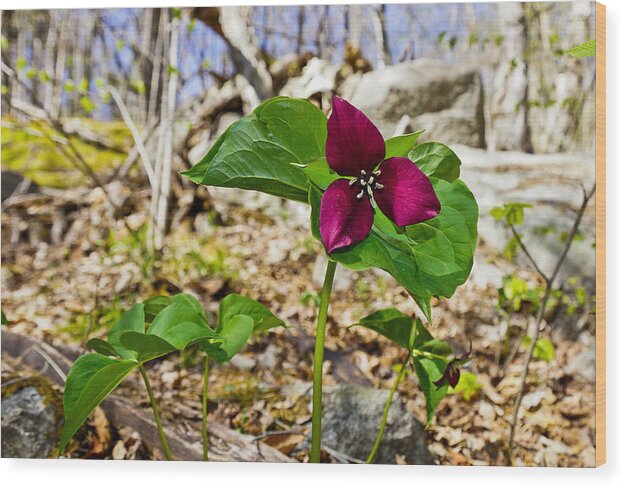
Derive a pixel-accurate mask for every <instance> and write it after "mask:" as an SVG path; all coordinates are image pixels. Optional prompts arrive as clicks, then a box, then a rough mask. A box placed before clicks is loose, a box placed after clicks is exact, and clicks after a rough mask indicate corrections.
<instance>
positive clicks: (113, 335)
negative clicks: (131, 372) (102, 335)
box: [107, 303, 145, 359]
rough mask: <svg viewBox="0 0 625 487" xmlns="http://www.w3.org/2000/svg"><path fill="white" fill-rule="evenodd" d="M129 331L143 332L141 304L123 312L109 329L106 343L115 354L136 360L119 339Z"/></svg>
mask: <svg viewBox="0 0 625 487" xmlns="http://www.w3.org/2000/svg"><path fill="white" fill-rule="evenodd" d="M129 331H134V332H137V333H144V332H145V314H144V309H143V303H140V304H135V305H134V306H133V307H132V308H130V309H129V310H128V311H126V312H124V314H123V315H122V316H121V318H120V319H119V320H118V321H117V322H116V323H115V324H114V325H113V326H112V327H111V331H109V334H108V339H107V341H108V342H109V343H110V344H111V345H112V346H113V348H115V350H116V351H117V353H118V354H119V355H120V356H121V357H123V358H126V359H136V358H137V356H136V354H135V353H134V352H132V351H130V350H128V349H126V348H125V347H124V346H123V345H122V343H121V342H120V340H119V339H120V337H121V336H122V335H123V334H124V333H126V332H129Z"/></svg>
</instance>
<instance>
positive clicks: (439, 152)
mask: <svg viewBox="0 0 625 487" xmlns="http://www.w3.org/2000/svg"><path fill="white" fill-rule="evenodd" d="M408 159H410V160H411V161H412V162H414V163H415V164H416V165H417V166H419V169H421V170H422V171H423V172H424V173H425V174H427V175H428V176H429V177H430V178H438V179H444V180H445V181H449V182H450V183H451V182H453V181H455V180H456V179H458V178H459V177H460V159H459V158H458V156H457V155H456V154H455V153H454V151H452V150H451V149H450V148H449V147H447V146H446V145H443V144H439V143H438V142H425V143H424V144H419V145H418V146H416V147H415V148H414V149H412V150H411V151H410V152H409V153H408Z"/></svg>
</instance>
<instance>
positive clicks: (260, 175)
mask: <svg viewBox="0 0 625 487" xmlns="http://www.w3.org/2000/svg"><path fill="white" fill-rule="evenodd" d="M420 134H421V132H415V133H411V134H405V135H400V136H396V137H392V138H389V139H387V140H384V138H383V136H382V134H381V133H380V131H379V130H378V129H377V128H376V127H375V125H374V124H373V123H372V122H371V120H369V118H367V116H366V115H365V114H364V113H362V112H361V111H360V110H358V109H357V108H356V107H354V106H352V105H351V104H350V103H349V102H348V101H346V100H343V99H341V98H339V97H336V96H335V97H334V98H333V100H332V110H331V113H330V117H329V118H327V117H326V115H325V114H324V113H323V112H322V111H321V110H319V109H318V108H317V107H316V106H315V105H313V104H312V103H310V102H309V101H307V100H301V99H292V98H285V97H277V98H272V99H270V100H267V101H266V102H264V103H262V104H261V105H259V106H258V107H257V108H256V109H255V110H254V112H253V113H251V114H250V115H249V116H247V117H244V118H242V119H241V120H239V121H237V122H235V123H234V124H232V125H231V126H230V127H229V128H228V129H227V130H226V131H225V132H224V133H223V134H222V135H221V136H220V137H219V139H218V140H217V141H216V142H215V144H214V145H213V147H212V148H211V149H210V150H209V152H208V153H207V154H206V156H204V158H203V159H202V160H201V161H200V162H198V163H197V164H196V165H195V166H194V167H193V168H191V169H190V170H189V171H187V172H185V173H184V175H185V176H186V177H188V178H189V179H191V180H192V181H194V182H196V183H197V184H201V185H205V186H220V187H229V188H240V189H246V190H254V191H260V192H264V193H268V194H270V195H274V196H278V197H282V198H286V199H291V200H294V201H300V202H304V203H308V204H309V205H310V207H311V231H312V234H313V236H314V237H315V238H317V239H318V240H320V241H321V243H322V244H323V247H324V249H325V253H326V254H327V258H328V263H327V268H326V274H325V279H324V284H323V288H322V290H321V295H320V304H319V312H318V315H317V330H316V337H315V350H314V358H313V415H312V439H311V454H310V460H311V462H319V461H320V456H321V454H320V453H321V409H322V366H323V353H324V339H325V332H326V323H327V318H328V308H329V304H330V297H331V291H332V283H333V280H334V274H335V272H336V267H337V265H338V264H339V263H340V264H341V265H344V266H345V267H347V268H350V269H353V270H365V269H370V268H379V269H382V270H384V271H386V272H388V273H389V274H390V275H391V276H392V277H393V278H394V279H395V280H396V281H397V282H398V284H400V285H401V286H402V287H404V288H405V289H406V291H407V292H408V293H409V294H410V296H411V297H412V298H413V299H414V301H415V303H416V304H417V306H418V307H419V308H420V310H421V311H422V313H423V316H424V317H425V318H426V320H427V321H430V322H431V319H432V316H431V314H432V313H431V305H430V303H431V300H432V297H437V298H444V297H447V298H449V297H451V296H452V295H453V294H454V292H455V290H456V288H457V287H458V286H460V285H461V284H463V283H464V282H465V281H466V279H467V278H468V276H469V273H470V271H471V267H472V265H473V254H474V252H475V247H476V243H477V218H478V207H477V203H476V201H475V198H474V197H473V194H472V193H471V191H470V190H469V188H468V187H467V186H466V185H465V184H464V183H463V182H462V181H461V180H460V179H459V176H460V160H459V158H458V157H457V156H456V154H455V153H454V152H453V151H452V150H451V149H450V148H449V147H447V146H445V145H443V144H440V143H437V142H426V143H422V144H419V143H418V139H419V135H420ZM355 325H358V326H363V327H366V328H369V329H371V330H374V331H376V332H378V333H379V334H381V335H383V336H385V337H386V338H388V339H390V340H391V341H393V342H394V343H395V344H396V345H398V346H400V347H402V348H404V349H405V350H406V354H405V359H404V361H403V362H402V364H400V366H399V367H400V369H399V370H400V371H399V373H398V374H397V378H396V380H395V383H394V385H393V387H392V389H391V391H390V394H389V399H388V401H387V404H386V408H385V410H384V411H383V412H382V418H381V426H380V430H379V433H378V438H377V440H376V442H375V444H374V445H372V450H371V454H370V455H369V458H368V459H367V460H368V462H372V461H373V460H374V458H375V454H376V451H377V448H378V446H379V444H380V440H381V438H382V436H383V434H384V427H385V424H386V417H387V414H388V409H389V406H390V404H391V400H392V397H393V394H394V393H395V390H396V389H397V387H398V385H399V383H400V382H401V380H402V379H403V378H404V376H405V375H406V370H407V368H408V365H409V364H411V365H412V368H413V369H414V371H415V373H416V375H417V377H418V380H419V384H420V386H421V389H422V391H423V393H424V396H425V399H426V408H427V418H428V423H429V422H430V421H431V420H432V418H433V415H434V413H435V410H436V407H437V405H438V404H439V403H440V401H441V400H442V398H443V397H444V396H445V394H446V392H447V389H448V387H449V385H451V386H452V387H453V386H455V385H456V384H457V381H458V378H459V374H460V366H461V365H463V364H464V363H466V362H467V361H468V359H469V353H470V349H469V352H466V350H465V351H464V352H465V353H464V354H463V355H461V356H460V357H455V356H454V355H453V353H452V349H451V347H450V345H449V344H448V343H447V342H445V341H442V340H437V339H435V338H434V337H433V336H432V335H431V333H430V332H429V331H428V329H427V327H426V325H425V324H424V323H423V321H422V320H421V319H419V318H417V317H415V316H408V315H405V314H403V313H402V312H400V311H399V310H397V309H394V308H388V309H382V310H379V311H377V312H375V313H373V314H371V315H369V316H367V317H364V318H362V319H361V320H360V321H359V322H358V323H356V324H355ZM467 348H468V347H467Z"/></svg>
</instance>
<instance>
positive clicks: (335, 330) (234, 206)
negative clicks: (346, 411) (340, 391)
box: [2, 188, 595, 467]
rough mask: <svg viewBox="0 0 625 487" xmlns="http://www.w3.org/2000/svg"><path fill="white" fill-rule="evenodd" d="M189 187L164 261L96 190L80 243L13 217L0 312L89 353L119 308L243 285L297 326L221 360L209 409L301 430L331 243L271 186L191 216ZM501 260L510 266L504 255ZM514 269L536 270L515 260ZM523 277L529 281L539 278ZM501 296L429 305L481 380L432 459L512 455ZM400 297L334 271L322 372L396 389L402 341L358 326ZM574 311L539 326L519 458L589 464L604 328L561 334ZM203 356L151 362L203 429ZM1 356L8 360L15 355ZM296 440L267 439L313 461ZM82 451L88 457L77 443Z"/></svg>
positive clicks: (445, 404) (411, 386)
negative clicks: (540, 356) (294, 396)
mask: <svg viewBox="0 0 625 487" xmlns="http://www.w3.org/2000/svg"><path fill="white" fill-rule="evenodd" d="M124 191H125V192H126V194H129V195H130V196H129V200H128V201H129V202H130V203H129V204H130V206H131V208H133V210H132V211H131V212H129V214H130V216H128V217H126V222H127V223H128V224H129V225H130V226H131V227H132V228H136V229H140V228H142V225H143V224H144V223H145V218H146V211H145V208H144V206H145V205H144V203H143V202H145V201H147V200H148V194H147V192H146V191H132V192H130V190H128V189H127V188H123V189H122V192H124ZM197 191H198V192H205V191H206V190H205V189H198V190H197ZM187 193H188V194H187ZM187 193H185V194H186V195H187V196H183V197H179V198H178V202H179V204H180V208H182V206H183V204H182V203H181V202H183V201H186V203H185V205H186V206H185V208H186V210H185V212H181V213H180V214H179V215H177V216H176V215H175V213H176V211H177V210H178V208H173V210H172V211H173V213H174V215H173V216H172V219H173V222H174V223H173V225H174V226H173V227H172V230H171V231H170V233H169V235H168V236H167V238H166V242H165V246H164V249H163V252H162V255H161V256H160V258H159V259H157V260H156V261H154V260H152V259H150V258H148V257H146V254H145V252H144V251H143V248H142V246H141V245H139V244H138V243H136V242H135V241H134V240H133V239H132V238H130V237H129V236H128V234H127V232H126V231H125V229H124V225H123V224H122V223H121V221H120V220H119V219H115V218H113V216H112V215H111V211H110V210H109V209H107V207H106V204H105V203H104V199H103V198H102V195H101V193H100V192H99V190H93V191H91V192H90V193H89V194H88V196H87V197H86V199H85V200H84V201H83V202H82V203H81V204H83V206H82V207H81V208H80V209H79V210H78V212H79V213H78V214H79V217H77V218H75V219H74V221H73V222H69V223H75V224H76V225H77V226H78V228H74V229H73V234H72V233H71V232H72V228H71V227H70V230H68V232H66V234H65V235H66V237H67V236H68V235H70V234H71V240H70V241H68V240H67V239H66V240H65V241H62V242H59V243H56V244H53V243H50V242H49V241H47V239H46V238H45V237H44V238H43V240H42V241H41V242H38V243H35V244H32V245H31V244H28V243H26V242H24V241H20V242H18V243H11V242H9V241H8V237H5V236H6V235H8V234H9V233H10V232H9V224H10V222H9V219H8V217H7V218H5V215H4V214H3V229H2V230H3V231H2V235H3V242H2V308H3V311H4V312H5V313H6V315H7V316H8V318H9V321H10V323H9V325H8V328H9V329H10V330H11V331H14V332H17V333H22V334H28V335H31V336H34V337H38V338H41V339H44V340H46V341H48V342H50V343H52V344H63V345H67V344H70V345H72V346H74V347H77V348H81V347H82V345H83V344H84V343H85V341H86V340H87V338H91V337H94V336H103V335H105V334H106V331H107V329H108V327H109V326H110V325H112V323H113V322H114V321H115V320H116V319H117V318H118V317H119V315H120V314H121V312H122V311H123V310H124V309H126V308H127V307H129V306H130V305H131V304H132V303H134V302H135V301H136V300H139V299H144V298H147V297H150V296H152V295H155V294H160V293H176V292H181V291H184V292H190V293H192V294H194V295H196V296H197V297H198V299H200V301H201V302H202V303H203V304H204V306H205V308H206V310H207V311H208V313H209V316H210V317H211V319H214V317H215V313H216V310H217V306H218V303H219V300H220V299H221V298H223V297H224V296H225V295H226V294H228V293H230V292H238V293H241V294H245V295H248V296H250V297H252V298H254V299H258V300H259V301H261V302H262V303H264V304H265V305H267V306H268V307H269V308H271V309H272V310H273V311H274V312H275V313H276V314H277V315H278V316H279V317H280V318H282V319H283V320H285V321H286V322H287V323H288V324H289V325H291V326H290V327H289V328H286V329H277V330H272V331H271V332H270V333H268V334H266V335H264V336H261V337H258V338H257V339H256V340H255V341H254V342H253V343H251V344H248V346H247V347H246V349H244V350H243V352H242V353H240V354H239V356H238V357H237V358H236V359H235V360H233V362H232V364H227V365H223V366H216V367H214V369H213V370H212V373H211V377H210V382H209V391H210V399H211V403H210V416H211V418H212V419H214V420H216V421H219V422H220V423H223V424H224V425H227V426H229V427H231V428H233V429H236V430H239V431H241V432H245V433H248V434H251V435H253V436H257V437H263V435H264V434H265V433H266V432H271V431H280V430H284V431H293V430H297V431H306V429H307V428H308V426H309V420H310V411H309V408H308V404H307V402H306V403H304V404H302V403H299V402H293V401H287V400H284V398H283V397H282V396H281V394H280V388H281V387H282V386H285V385H289V384H299V383H302V382H310V381H311V380H312V372H311V364H312V354H313V346H314V340H313V336H314V327H315V317H316V306H317V303H318V299H319V294H318V292H319V289H320V280H321V279H322V278H323V266H324V262H323V259H320V258H318V257H317V256H319V255H321V254H322V253H323V252H322V247H321V245H320V244H319V242H316V241H315V240H313V239H312V237H311V236H310V230H309V228H308V226H307V225H308V223H307V209H306V207H305V206H303V205H297V204H293V203H290V202H280V200H277V199H271V198H269V199H265V198H264V197H261V196H259V197H256V196H255V197H254V198H252V197H248V196H245V198H246V200H245V201H246V204H245V205H242V204H241V201H242V200H241V199H239V198H242V197H243V195H249V193H241V192H235V191H232V192H229V193H228V194H229V196H227V197H226V196H225V193H224V192H222V191H221V190H220V191H214V190H211V197H212V200H209V201H210V203H209V204H208V205H207V206H208V208H206V209H204V210H202V211H199V212H198V211H195V210H194V211H192V212H190V211H191V209H192V208H193V204H192V203H191V201H192V200H193V199H194V197H193V191H188V192H187ZM184 198H186V199H184ZM248 199H249V201H250V202H251V203H249V202H248ZM269 200H271V201H273V203H269ZM203 201H207V200H206V199H204V200H203ZM78 221H79V223H76V222H78ZM68 238H69V237H68ZM478 255H479V256H478V258H479V259H481V262H488V264H489V265H497V259H499V257H498V256H497V255H494V254H493V252H492V250H489V249H486V248H484V247H483V246H480V248H479V249H478ZM502 265H503V264H502ZM505 266H507V267H506V268H507V269H509V268H510V264H509V263H508V264H505ZM516 272H519V273H521V275H525V274H523V271H522V270H520V269H516ZM525 276H526V277H527V278H528V279H530V280H531V278H532V276H531V274H527V275H525ZM498 299H499V295H498V291H497V288H496V287H493V286H487V287H479V286H478V285H476V284H475V283H474V282H473V281H472V280H469V282H468V283H467V284H466V285H464V286H462V287H460V288H459V289H458V291H457V292H456V294H455V295H454V297H453V298H452V299H449V300H443V301H439V302H435V303H434V305H433V324H432V332H433V334H434V335H435V336H436V337H439V338H444V339H447V340H449V341H450V342H451V343H452V344H453V345H454V348H455V351H456V353H457V354H460V353H462V352H464V351H466V350H467V349H468V347H469V343H470V342H471V343H472V350H473V357H474V359H473V360H472V361H471V362H470V363H469V364H468V365H467V370H468V371H470V372H472V373H473V374H474V375H475V377H476V379H477V382H478V383H479V384H475V385H474V387H473V389H470V390H467V389H465V390H464V391H462V390H458V391H453V390H452V391H450V393H449V394H448V395H447V397H446V398H445V399H444V400H443V401H442V403H441V405H440V407H439V409H438V411H437V414H436V416H435V419H434V420H433V422H432V424H431V426H430V428H429V429H428V435H429V447H430V451H431V452H432V453H433V455H434V457H435V461H436V463H440V464H447V465H504V464H505V463H506V460H505V457H504V450H505V448H504V447H505V445H506V441H507V435H508V431H509V421H510V417H511V414H512V408H513V404H514V398H515V396H516V393H517V392H518V384H519V377H520V374H521V370H522V365H521V364H522V359H523V354H522V353H519V354H518V355H517V356H516V358H515V359H514V360H512V362H511V364H510V366H509V367H508V369H507V370H505V371H504V370H503V368H502V363H503V362H504V354H503V352H502V350H503V343H502V337H503V334H504V330H505V321H506V320H505V319H504V318H503V315H502V314H501V312H500V310H499V308H498ZM389 306H395V307H397V308H399V309H401V310H402V311H405V312H408V313H414V312H416V309H417V308H416V306H415V304H414V302H413V301H412V300H411V298H410V297H409V296H408V295H407V293H406V292H405V291H404V290H403V289H402V288H400V287H399V286H397V285H396V284H395V283H394V281H393V280H392V279H391V278H390V277H387V276H386V275H385V274H384V273H380V272H377V271H364V272H359V273H354V272H350V271H345V270H342V271H339V273H338V274H337V277H336V282H335V290H334V292H333V296H332V303H331V307H330V319H329V325H328V333H327V339H326V350H327V352H326V363H325V364H324V372H325V374H324V383H326V384H333V383H354V384H360V385H370V386H371V387H375V388H379V389H386V390H388V389H390V387H391V385H392V383H393V381H394V379H395V372H394V367H395V368H396V366H397V364H399V363H400V362H401V360H402V359H403V352H402V351H401V350H400V349H399V348H398V347H396V346H395V345H394V344H393V343H391V342H390V341H388V340H386V339H385V338H383V337H380V336H378V335H377V334H375V333H374V332H372V331H369V330H366V329H362V328H359V327H349V326H350V325H352V324H353V323H355V322H356V321H357V320H358V319H359V318H360V317H362V316H364V315H365V314H368V313H370V312H373V311H374V310H377V309H381V308H384V307H389ZM522 312H523V310H521V313H519V314H516V315H514V316H512V318H511V326H512V328H511V329H512V331H513V336H515V335H518V334H519V333H520V330H521V329H522V328H523V327H524V326H525V324H526V323H527V321H528V316H524V315H523V314H522ZM574 318H575V319H580V317H579V316H576V317H574ZM571 320H572V318H570V317H568V318H567V317H566V315H565V313H562V312H559V311H558V310H554V312H553V313H552V314H551V316H550V322H549V325H550V326H549V327H548V329H547V330H546V331H545V332H544V333H545V335H547V336H550V338H551V340H552V342H553V343H554V345H555V356H554V358H553V360H551V361H549V362H546V361H541V360H534V361H532V363H531V366H530V373H529V380H528V387H527V392H526V395H525V397H524V399H523V403H522V407H521V414H520V419H519V423H518V426H519V427H518V433H517V443H518V448H517V449H516V454H515V464H517V465H543V466H570V467H581V466H592V465H594V459H595V449H594V445H593V441H594V440H593V439H594V410H595V404H594V397H595V396H594V377H593V374H592V373H591V374H590V376H589V373H588V371H589V370H593V369H592V367H594V364H590V365H588V363H583V362H580V357H584V356H586V355H587V354H588V352H589V350H590V351H591V352H592V350H593V346H594V345H593V344H594V332H593V328H594V327H593V326H591V325H587V326H586V327H584V328H583V329H581V330H579V331H578V332H576V333H575V334H574V335H573V336H571V333H564V332H562V330H563V329H564V327H565V325H564V324H563V323H565V322H566V323H569V322H570V321H571ZM587 321H588V320H587ZM590 321H593V320H590ZM567 326H568V325H567ZM81 350H82V348H81ZM199 358H200V357H199V355H198V354H197V353H195V352H194V351H190V352H184V353H183V354H182V356H177V355H172V356H169V357H167V358H165V359H162V360H158V361H154V362H152V363H151V364H150V367H149V370H148V373H149V376H150V378H151V380H152V382H153V386H154V388H155V391H156V397H157V400H158V402H159V404H160V405H161V409H162V411H163V416H164V420H165V421H166V422H168V423H170V424H174V425H176V426H177V427H179V428H182V429H183V430H188V431H196V432H197V431H199V426H200V415H201V410H200V403H199V400H198V398H199V396H200V393H201V377H202V368H201V363H200V362H199ZM3 363H4V364H8V363H9V362H8V359H7V358H6V357H5V356H4V355H3ZM12 366H14V364H13V365H12ZM131 377H133V378H134V379H137V380H136V381H127V382H126V383H124V384H122V386H121V387H122V393H123V395H124V396H126V397H127V398H128V399H131V400H132V401H133V402H135V403H136V404H137V405H138V406H140V407H141V408H144V409H146V411H147V410H148V409H149V404H148V402H147V399H146V396H145V394H144V391H143V389H142V388H137V387H135V386H134V385H133V384H137V383H138V382H137V381H138V380H139V378H138V377H134V376H131ZM462 392H465V394H464V395H463V394H462ZM398 394H399V396H400V397H401V400H402V401H403V403H404V405H405V407H406V408H407V410H409V411H410V412H412V413H413V414H414V415H415V416H416V417H417V418H418V419H419V421H421V422H422V423H425V421H426V414H425V401H424V398H423V396H422V394H421V392H420V390H419V386H418V381H417V378H416V375H414V374H409V375H408V376H407V378H406V380H404V381H403V382H402V383H401V384H400V386H399V389H398ZM118 433H119V437H118V438H119V440H118V441H117V443H115V442H113V443H112V444H110V445H108V447H107V448H106V449H105V450H104V451H103V453H102V454H101V456H102V457H105V458H111V457H115V458H124V457H126V458H134V457H140V456H141V455H142V454H141V452H140V451H139V452H137V449H136V448H130V447H127V446H128V441H129V440H128V438H131V436H132V432H122V431H120V432H118ZM291 435H295V436H297V435H299V436H300V439H301V434H299V433H297V432H296V433H288V434H285V435H276V436H266V437H264V438H263V440H262V441H266V442H267V443H269V444H271V445H272V446H274V447H276V448H278V449H280V450H281V451H283V452H285V453H287V454H289V455H291V456H292V457H293V458H295V459H298V460H306V458H307V457H306V455H307V453H306V452H305V451H303V450H301V449H297V448H294V445H296V444H297V441H296V440H297V439H294V438H290V436H291ZM119 442H121V446H120V444H119ZM124 444H125V445H126V447H124ZM122 447H123V448H122ZM76 454H77V456H80V452H77V453H76ZM143 455H145V456H149V455H150V453H149V452H144V453H143ZM398 461H401V459H398Z"/></svg>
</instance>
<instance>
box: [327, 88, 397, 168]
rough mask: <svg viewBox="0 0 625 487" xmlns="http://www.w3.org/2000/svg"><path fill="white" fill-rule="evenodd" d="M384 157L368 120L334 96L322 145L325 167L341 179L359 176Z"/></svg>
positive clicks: (379, 136)
mask: <svg viewBox="0 0 625 487" xmlns="http://www.w3.org/2000/svg"><path fill="white" fill-rule="evenodd" d="M385 154H386V149H385V147H384V138H383V137H382V134H381V133H380V131H379V130H378V129H377V128H376V126H375V125H373V123H372V122H371V120H369V119H368V118H367V116H366V115H365V114H364V113H362V112H361V111H360V110H358V109H357V108H356V107H354V106H352V105H351V104H349V103H348V102H346V101H345V100H343V99H342V98H339V97H338V96H335V97H334V98H333V100H332V114H331V115H330V119H329V120H328V140H327V142H326V157H327V159H328V164H329V166H330V167H331V168H332V169H333V170H334V171H336V172H337V173H339V174H341V175H342V176H359V175H360V171H361V170H363V169H364V170H365V171H367V172H371V171H372V170H373V168H374V167H375V166H376V165H377V164H378V163H379V162H380V161H381V160H382V159H384V155H385Z"/></svg>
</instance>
